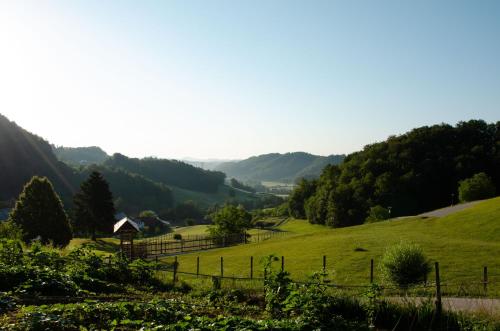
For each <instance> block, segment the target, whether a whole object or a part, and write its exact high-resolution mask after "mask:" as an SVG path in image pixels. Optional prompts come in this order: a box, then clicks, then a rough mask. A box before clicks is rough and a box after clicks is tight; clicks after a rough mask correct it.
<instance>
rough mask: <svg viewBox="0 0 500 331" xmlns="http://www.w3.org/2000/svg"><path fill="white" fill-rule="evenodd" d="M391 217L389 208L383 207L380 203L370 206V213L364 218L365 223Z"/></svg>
mask: <svg viewBox="0 0 500 331" xmlns="http://www.w3.org/2000/svg"><path fill="white" fill-rule="evenodd" d="M389 217H391V214H390V212H389V209H387V208H384V207H382V206H380V205H376V206H373V207H371V208H370V213H369V214H368V217H367V218H366V223H373V222H379V221H384V220H386V219H388V218H389Z"/></svg>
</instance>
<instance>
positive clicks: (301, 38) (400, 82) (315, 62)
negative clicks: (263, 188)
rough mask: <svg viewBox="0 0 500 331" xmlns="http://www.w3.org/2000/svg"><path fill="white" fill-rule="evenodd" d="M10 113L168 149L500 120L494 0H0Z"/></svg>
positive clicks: (323, 151) (113, 145)
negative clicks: (463, 121)
mask: <svg viewBox="0 0 500 331" xmlns="http://www.w3.org/2000/svg"><path fill="white" fill-rule="evenodd" d="M0 113H2V114H4V115H5V116H7V117H8V118H9V119H10V120H12V121H15V122H16V123H17V124H19V125H20V126H22V127H24V128H25V129H27V130H29V131H31V132H33V133H36V134H38V135H39V136H42V137H44V138H45V139H47V140H48V141H49V142H51V143H53V144H55V145H63V146H70V147H76V146H100V147H102V148H103V149H104V150H105V151H106V152H108V153H111V154H112V153H115V152H120V153H123V154H126V155H129V156H134V157H144V156H157V157H166V158H179V159H181V158H185V157H191V158H199V159H205V158H220V159H237V158H238V159H239V158H246V157H249V156H252V155H258V154H264V153H270V152H282V153H283V152H293V151H305V152H310V153H313V154H319V155H329V154H341V153H350V152H353V151H357V150H360V149H362V148H363V146H365V145H366V144H370V143H373V142H377V141H382V140H385V139H386V138H387V137H388V136H390V135H397V134H402V133H404V132H406V131H408V130H410V129H412V128H414V127H419V126H423V125H432V124H439V123H449V124H456V123H457V122H459V121H461V120H468V119H484V120H486V121H488V122H493V121H495V122H496V121H498V120H500V1H496V0H490V1H488V0H478V1H472V0H471V1H461V0H450V1H446V0H438V1H436V0H420V1H407V0H394V1H386V0H380V1H371V0H370V1H369V0H365V1H361V0H345V1H335V0H328V1H314V0H311V1H306V0H303V1H294V0H286V1H285V0H283V1H279V0H251V1H246V0H238V1H234V0H227V1H222V0H199V1H196V0H179V1H167V0H165V1H159V0H158V1H150V0H141V1H128V0H115V1H113V0H109V1H100V0H81V1H76V0H64V1H63V0H61V1H49V0H32V1H23V0H20V1H14V0H12V1H6V0H0Z"/></svg>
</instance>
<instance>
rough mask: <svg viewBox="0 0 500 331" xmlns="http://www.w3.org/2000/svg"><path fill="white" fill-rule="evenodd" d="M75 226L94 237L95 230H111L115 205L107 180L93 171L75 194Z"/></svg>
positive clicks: (106, 232) (107, 232) (105, 231)
mask: <svg viewBox="0 0 500 331" xmlns="http://www.w3.org/2000/svg"><path fill="white" fill-rule="evenodd" d="M74 202H75V211H74V215H75V227H76V228H77V229H78V230H80V231H81V232H83V233H90V234H91V236H92V239H93V240H95V239H96V232H97V231H99V232H101V233H105V234H111V233H112V232H113V225H114V223H115V216H114V215H115V207H114V203H113V195H112V193H111V191H110V190H109V184H108V182H107V181H106V180H105V179H104V178H103V177H102V175H101V174H100V173H99V172H97V171H94V172H92V173H91V174H90V176H89V178H88V179H87V180H86V181H84V182H83V183H82V184H81V186H80V192H78V193H77V194H76V195H75V198H74Z"/></svg>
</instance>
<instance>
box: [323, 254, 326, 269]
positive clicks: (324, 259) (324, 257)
mask: <svg viewBox="0 0 500 331" xmlns="http://www.w3.org/2000/svg"><path fill="white" fill-rule="evenodd" d="M323 273H326V255H323Z"/></svg>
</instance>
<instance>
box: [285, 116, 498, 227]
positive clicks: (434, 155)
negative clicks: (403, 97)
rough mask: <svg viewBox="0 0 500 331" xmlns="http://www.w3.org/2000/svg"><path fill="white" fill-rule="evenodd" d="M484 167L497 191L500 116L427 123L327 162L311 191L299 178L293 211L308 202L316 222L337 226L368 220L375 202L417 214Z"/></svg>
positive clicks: (439, 203)
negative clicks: (333, 162)
mask: <svg viewBox="0 0 500 331" xmlns="http://www.w3.org/2000/svg"><path fill="white" fill-rule="evenodd" d="M479 172H484V173H486V174H488V175H489V176H490V177H491V181H492V183H493V185H494V187H495V188H496V191H497V192H498V188H500V122H497V123H496V124H488V123H485V122H484V121H480V120H471V121H468V122H460V123H458V124H457V125H456V126H454V127H453V126H450V125H447V124H441V125H434V126H430V127H428V126H425V127H421V128H417V129H414V130H412V131H410V132H408V133H406V134H403V135H401V136H393V137H390V138H389V139H387V140H386V141H384V142H380V143H376V144H372V145H368V146H366V147H365V148H364V149H363V150H362V151H360V152H356V153H353V154H350V155H349V156H347V158H346V159H345V161H344V162H343V163H342V164H340V165H339V166H334V165H329V166H327V167H326V168H325V169H324V171H323V173H322V175H321V177H320V178H319V180H318V182H317V186H316V187H315V188H314V192H313V194H312V195H311V196H310V197H307V196H308V194H306V193H308V192H309V191H308V190H307V188H309V186H310V185H311V184H310V183H307V182H304V183H301V184H299V186H298V187H297V188H296V190H295V192H293V193H292V195H291V197H290V211H291V212H292V215H293V216H295V217H300V216H301V212H302V208H304V210H305V212H306V214H307V218H308V219H309V220H310V221H311V222H313V223H320V224H328V225H331V226H334V227H341V226H349V225H356V224H361V223H363V222H364V221H365V219H366V217H367V216H368V213H369V210H370V208H371V207H373V206H376V205H380V206H382V207H384V208H388V207H392V208H391V216H403V215H416V214H418V213H421V212H425V211H429V210H433V209H437V208H441V207H444V206H447V205H449V204H450V203H451V199H452V197H453V196H456V193H457V187H458V183H459V181H461V180H463V179H465V178H469V177H471V176H472V175H474V174H476V173H479ZM294 213H295V214H294Z"/></svg>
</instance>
